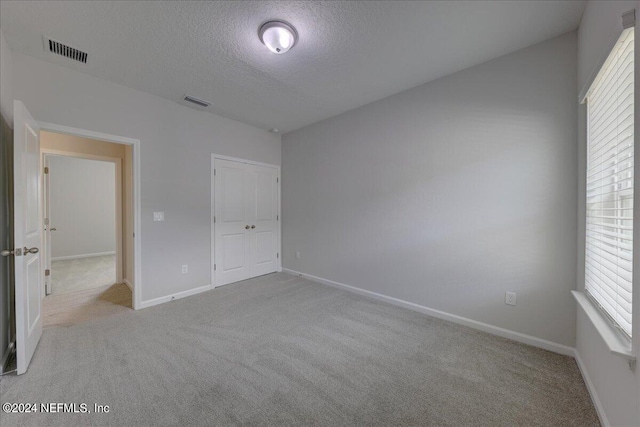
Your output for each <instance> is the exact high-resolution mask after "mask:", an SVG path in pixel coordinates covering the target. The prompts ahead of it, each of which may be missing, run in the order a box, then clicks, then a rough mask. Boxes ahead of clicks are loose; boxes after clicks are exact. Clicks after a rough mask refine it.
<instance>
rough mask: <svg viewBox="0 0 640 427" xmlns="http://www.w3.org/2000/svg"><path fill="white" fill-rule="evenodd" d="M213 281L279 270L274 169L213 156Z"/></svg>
mask: <svg viewBox="0 0 640 427" xmlns="http://www.w3.org/2000/svg"><path fill="white" fill-rule="evenodd" d="M214 170H215V172H214V194H213V197H214V224H213V226H214V257H213V258H214V261H213V262H214V272H213V273H214V284H215V286H221V285H226V284H228V283H233V282H238V281H240V280H245V279H249V278H251V277H256V276H261V275H263V274H268V273H272V272H274V271H277V270H278V261H279V254H278V248H279V238H280V233H279V227H278V220H279V216H278V215H279V213H278V211H279V202H278V180H279V178H278V170H277V169H276V168H270V167H265V166H256V165H251V164H247V163H242V162H236V161H229V160H221V159H216V160H215V162H214Z"/></svg>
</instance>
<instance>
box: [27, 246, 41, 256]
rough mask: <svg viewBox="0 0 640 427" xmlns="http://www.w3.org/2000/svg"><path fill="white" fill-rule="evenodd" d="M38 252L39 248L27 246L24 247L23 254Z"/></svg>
mask: <svg viewBox="0 0 640 427" xmlns="http://www.w3.org/2000/svg"><path fill="white" fill-rule="evenodd" d="M38 252H40V249H38V248H31V249H29V248H28V247H26V246H25V247H24V254H25V255H26V254H37V253H38Z"/></svg>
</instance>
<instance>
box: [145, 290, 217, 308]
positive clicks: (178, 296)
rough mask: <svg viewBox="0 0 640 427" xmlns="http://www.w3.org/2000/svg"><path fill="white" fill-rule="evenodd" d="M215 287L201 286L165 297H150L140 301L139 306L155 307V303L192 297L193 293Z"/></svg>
mask: <svg viewBox="0 0 640 427" xmlns="http://www.w3.org/2000/svg"><path fill="white" fill-rule="evenodd" d="M211 289H213V286H212V285H205V286H200V287H199V288H194V289H189V290H188V291H182V292H178V293H175V294H171V295H166V296H164V297H159V298H154V299H150V300H149V301H142V302H141V303H140V307H139V308H148V307H153V306H154V305H158V304H163V303H165V302H169V301H173V300H177V299H181V298H186V297H190V296H192V295H196V294H199V293H202V292H206V291H210V290H211Z"/></svg>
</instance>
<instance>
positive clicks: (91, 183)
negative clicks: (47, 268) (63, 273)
mask: <svg viewBox="0 0 640 427" xmlns="http://www.w3.org/2000/svg"><path fill="white" fill-rule="evenodd" d="M49 183H50V186H49V188H50V192H49V194H50V196H49V200H50V216H49V220H50V224H51V227H55V228H56V231H54V232H52V233H51V257H52V259H54V260H55V259H59V258H72V257H77V256H83V255H94V254H104V253H115V250H116V165H115V163H112V162H102V161H97V160H88V159H80V158H74V157H62V156H49Z"/></svg>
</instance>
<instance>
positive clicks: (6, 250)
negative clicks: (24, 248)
mask: <svg viewBox="0 0 640 427" xmlns="http://www.w3.org/2000/svg"><path fill="white" fill-rule="evenodd" d="M0 255H2V256H9V255H13V251H10V250H9V249H5V250H3V251H2V252H0Z"/></svg>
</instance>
